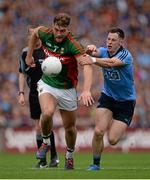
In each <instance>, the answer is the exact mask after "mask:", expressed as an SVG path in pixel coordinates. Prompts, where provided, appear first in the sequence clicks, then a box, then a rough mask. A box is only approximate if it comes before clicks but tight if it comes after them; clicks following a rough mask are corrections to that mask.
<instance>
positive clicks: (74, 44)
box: [68, 34, 85, 57]
mask: <svg viewBox="0 0 150 180" xmlns="http://www.w3.org/2000/svg"><path fill="white" fill-rule="evenodd" d="M68 39H69V44H70V45H69V47H70V53H71V54H72V55H74V56H75V57H78V56H80V55H83V54H85V49H84V48H83V46H82V45H81V44H80V43H79V41H78V40H77V38H75V37H74V36H73V35H72V34H71V35H69V36H68Z"/></svg>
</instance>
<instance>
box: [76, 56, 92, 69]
mask: <svg viewBox="0 0 150 180" xmlns="http://www.w3.org/2000/svg"><path fill="white" fill-rule="evenodd" d="M79 64H80V65H81V66H84V65H92V64H93V62H92V59H91V57H90V56H89V55H88V54H84V55H83V56H82V58H80V61H79Z"/></svg>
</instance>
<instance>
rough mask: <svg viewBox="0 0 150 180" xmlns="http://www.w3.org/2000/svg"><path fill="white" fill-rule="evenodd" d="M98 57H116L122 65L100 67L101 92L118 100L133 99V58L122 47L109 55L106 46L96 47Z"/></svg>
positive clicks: (134, 95) (134, 94) (134, 96)
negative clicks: (101, 74)
mask: <svg viewBox="0 0 150 180" xmlns="http://www.w3.org/2000/svg"><path fill="white" fill-rule="evenodd" d="M98 51H99V57H100V58H112V57H116V58H118V59H119V60H121V61H122V62H123V63H124V65H122V66H119V67H112V68H102V70H103V76H104V86H103V90H102V92H103V93H105V94H106V95H107V96H110V97H112V98H114V99H115V100H118V101H126V100H135V99H136V92H135V86H134V78H133V58H132V55H131V54H130V52H129V51H128V50H127V49H124V48H123V47H120V49H119V50H118V51H117V52H116V54H114V55H113V56H111V57H110V55H109V53H108V51H107V48H104V47H100V48H98Z"/></svg>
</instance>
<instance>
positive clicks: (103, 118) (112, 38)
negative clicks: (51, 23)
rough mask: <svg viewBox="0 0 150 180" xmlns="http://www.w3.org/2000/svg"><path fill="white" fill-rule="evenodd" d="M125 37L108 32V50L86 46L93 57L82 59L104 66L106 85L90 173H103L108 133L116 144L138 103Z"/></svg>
mask: <svg viewBox="0 0 150 180" xmlns="http://www.w3.org/2000/svg"><path fill="white" fill-rule="evenodd" d="M124 38H125V34H124V32H123V30H122V29H119V28H112V29H110V30H109V31H108V36H107V47H99V48H96V46H94V45H88V46H87V53H88V54H89V55H91V56H93V57H92V61H90V60H89V59H88V61H87V59H86V60H82V62H81V64H82V65H85V64H92V63H94V64H95V65H97V66H100V67H102V71H103V76H104V85H103V89H102V93H101V96H100V98H99V100H98V105H97V110H96V120H95V129H94V135H93V139H92V149H93V164H92V165H90V166H89V167H88V170H100V160H101V153H102V151H103V148H104V145H103V137H104V134H105V132H106V131H107V130H108V141H109V143H110V144H111V145H115V144H117V142H118V141H119V140H120V138H121V137H122V135H123V134H124V132H125V131H126V129H127V127H128V126H129V125H130V123H131V120H132V116H133V112H134V107H135V100H136V92H135V86H134V79H133V57H132V55H131V53H130V52H129V51H128V50H127V49H125V48H124V47H123V46H122V43H123V40H124Z"/></svg>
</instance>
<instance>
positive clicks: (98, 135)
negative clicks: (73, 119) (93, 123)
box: [94, 128, 105, 139]
mask: <svg viewBox="0 0 150 180" xmlns="http://www.w3.org/2000/svg"><path fill="white" fill-rule="evenodd" d="M104 133H105V132H104V131H103V130H100V129H98V128H95V130H94V136H95V138H96V139H101V138H103V136H104Z"/></svg>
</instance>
